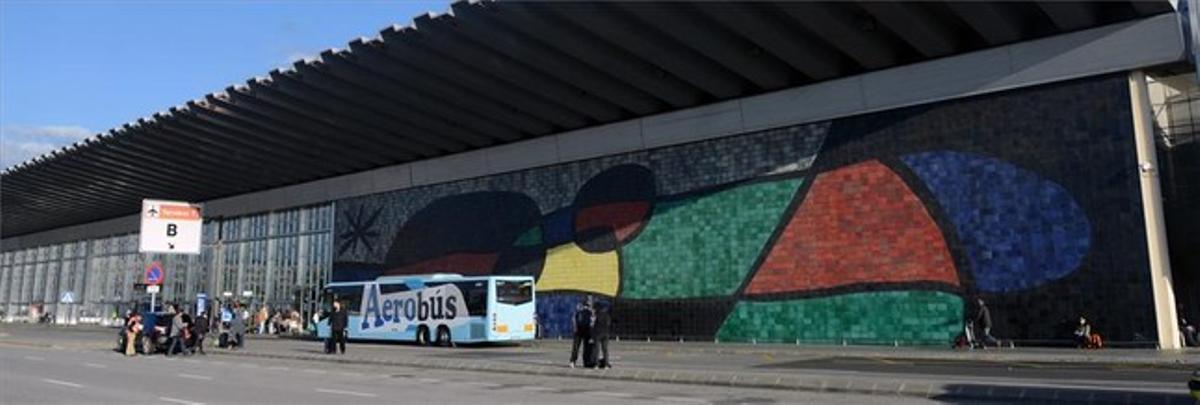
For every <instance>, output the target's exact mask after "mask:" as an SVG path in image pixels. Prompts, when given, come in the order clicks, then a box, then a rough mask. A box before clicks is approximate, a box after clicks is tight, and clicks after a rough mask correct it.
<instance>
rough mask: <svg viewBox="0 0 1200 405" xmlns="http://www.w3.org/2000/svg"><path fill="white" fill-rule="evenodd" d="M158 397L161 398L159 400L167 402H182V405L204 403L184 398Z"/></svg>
mask: <svg viewBox="0 0 1200 405" xmlns="http://www.w3.org/2000/svg"><path fill="white" fill-rule="evenodd" d="M158 399H161V400H163V401H167V402H174V403H177V404H184V405H204V403H203V402H196V401H188V400H186V399H179V398H171V397H158Z"/></svg>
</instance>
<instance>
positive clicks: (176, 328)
mask: <svg viewBox="0 0 1200 405" xmlns="http://www.w3.org/2000/svg"><path fill="white" fill-rule="evenodd" d="M171 309H172V310H171V312H172V313H174V315H172V316H171V332H170V333H169V334H168V335H167V336H168V337H170V339H171V344H170V345H168V346H167V354H166V355H167V357H170V356H171V355H173V354H175V348H176V347H178V348H179V352H180V353H185V354H186V353H187V352H186V351H185V350H184V346H185V345H184V343H183V341H184V339H185V338H186V337H187V336H186V332H185V331H186V330H187V329H186V328H187V324H185V323H184V322H183V311H181V310H180V309H179V306H178V305H172V306H171Z"/></svg>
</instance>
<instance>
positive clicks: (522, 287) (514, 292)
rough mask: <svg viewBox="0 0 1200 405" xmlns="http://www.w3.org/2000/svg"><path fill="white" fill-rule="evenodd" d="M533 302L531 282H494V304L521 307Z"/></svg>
mask: <svg viewBox="0 0 1200 405" xmlns="http://www.w3.org/2000/svg"><path fill="white" fill-rule="evenodd" d="M530 301H533V281H527V280H523V281H507V280H496V302H499V303H501V304H509V305H521V304H524V303H527V302H530Z"/></svg>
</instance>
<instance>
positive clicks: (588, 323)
mask: <svg viewBox="0 0 1200 405" xmlns="http://www.w3.org/2000/svg"><path fill="white" fill-rule="evenodd" d="M591 328H592V310H590V309H587V308H580V309H579V310H578V311H575V330H588V329H591Z"/></svg>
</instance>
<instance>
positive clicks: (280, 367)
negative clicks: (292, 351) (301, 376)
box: [267, 366, 288, 370]
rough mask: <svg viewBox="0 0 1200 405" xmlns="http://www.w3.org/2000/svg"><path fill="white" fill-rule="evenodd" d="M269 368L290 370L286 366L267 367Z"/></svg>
mask: <svg viewBox="0 0 1200 405" xmlns="http://www.w3.org/2000/svg"><path fill="white" fill-rule="evenodd" d="M267 370H288V368H287V367H286V366H274V367H267Z"/></svg>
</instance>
